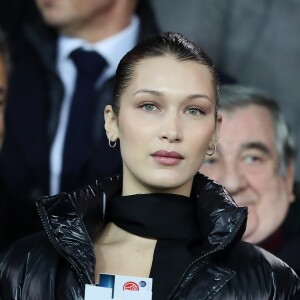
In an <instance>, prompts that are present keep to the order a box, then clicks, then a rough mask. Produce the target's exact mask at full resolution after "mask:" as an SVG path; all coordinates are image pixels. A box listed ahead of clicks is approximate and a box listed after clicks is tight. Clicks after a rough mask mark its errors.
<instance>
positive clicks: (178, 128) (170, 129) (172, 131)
mask: <svg viewBox="0 0 300 300" xmlns="http://www.w3.org/2000/svg"><path fill="white" fill-rule="evenodd" d="M160 137H161V139H163V140H167V141H168V142H169V143H175V142H180V141H181V140H182V139H183V132H182V125H181V122H180V118H179V117H178V116H177V115H176V114H174V113H173V114H171V113H170V114H166V116H165V117H164V120H163V124H162V128H161V133H160Z"/></svg>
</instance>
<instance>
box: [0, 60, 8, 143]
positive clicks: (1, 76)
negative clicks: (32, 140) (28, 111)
mask: <svg viewBox="0 0 300 300" xmlns="http://www.w3.org/2000/svg"><path fill="white" fill-rule="evenodd" d="M6 93H7V70H6V67H5V63H4V59H3V55H2V54H0V145H1V144H2V141H3V135H4V110H5V106H6Z"/></svg>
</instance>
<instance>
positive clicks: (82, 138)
mask: <svg viewBox="0 0 300 300" xmlns="http://www.w3.org/2000/svg"><path fill="white" fill-rule="evenodd" d="M70 57H71V59H72V60H73V62H74V64H75V66H76V69H77V78H76V83H75V90H74V94H73V97H72V102H71V108H70V114H69V121H68V125H67V131H66V137H65V143H64V150H63V169H62V175H61V187H62V189H63V190H64V191H69V190H70V189H74V188H76V187H77V184H78V182H79V178H80V171H81V167H82V164H83V163H84V161H85V159H86V157H87V155H88V153H87V152H88V151H87V149H89V145H90V144H89V143H92V124H93V110H94V109H95V104H96V101H97V99H96V89H95V84H96V81H97V79H99V77H100V75H101V74H102V73H103V70H104V69H105V67H106V66H107V63H106V61H105V59H104V58H103V57H102V56H101V55H100V54H99V53H97V52H96V51H87V50H83V49H82V48H80V49H76V50H74V51H73V52H72V53H71V54H70Z"/></svg>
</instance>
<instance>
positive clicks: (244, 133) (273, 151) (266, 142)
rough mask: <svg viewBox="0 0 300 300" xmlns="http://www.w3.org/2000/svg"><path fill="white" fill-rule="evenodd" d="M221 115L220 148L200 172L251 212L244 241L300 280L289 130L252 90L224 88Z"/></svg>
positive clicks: (271, 104)
mask: <svg viewBox="0 0 300 300" xmlns="http://www.w3.org/2000/svg"><path fill="white" fill-rule="evenodd" d="M220 113H221V114H222V117H223V123H222V128H221V133H220V139H219V142H218V144H217V147H216V149H215V152H214V153H213V154H212V155H211V156H207V157H206V160H205V162H204V164H203V166H202V167H201V169H200V171H201V172H202V173H204V174H205V175H207V176H209V177H210V178H212V179H214V180H216V181H218V182H219V183H221V184H222V185H224V186H225V188H226V189H227V190H228V192H229V193H230V194H231V195H232V196H233V198H234V199H235V201H236V202H237V204H238V205H239V206H247V207H248V210H249V215H248V222H247V229H246V231H245V234H244V240H246V241H248V242H251V243H254V244H258V245H260V246H261V247H263V248H265V249H267V250H269V251H270V252H272V253H274V254H275V255H276V256H278V257H280V258H281V259H283V260H284V261H286V262H287V263H288V264H289V265H290V266H291V267H293V268H294V269H295V270H296V271H297V272H298V274H299V272H300V262H299V259H298V253H299V250H300V218H299V216H300V207H299V201H298V200H295V193H294V189H293V187H294V168H295V146H294V140H293V137H292V135H291V132H290V130H289V127H288V125H287V123H286V122H285V120H284V117H283V115H282V113H281V111H280V109H279V107H278V105H277V103H276V102H275V101H274V100H273V99H271V98H270V97H269V96H268V95H266V94H265V93H263V92H262V91H260V90H258V89H256V88H252V87H246V86H241V85H224V86H223V87H221V90H220Z"/></svg>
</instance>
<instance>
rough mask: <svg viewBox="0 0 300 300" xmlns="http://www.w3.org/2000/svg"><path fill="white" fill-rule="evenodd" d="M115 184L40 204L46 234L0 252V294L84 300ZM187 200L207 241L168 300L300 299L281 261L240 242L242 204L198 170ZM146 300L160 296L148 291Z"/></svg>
mask: <svg viewBox="0 0 300 300" xmlns="http://www.w3.org/2000/svg"><path fill="white" fill-rule="evenodd" d="M120 189H121V178H120V177H118V176H117V177H114V178H108V179H107V180H106V181H102V182H97V184H96V185H95V186H88V187H87V188H85V189H81V190H79V191H77V192H75V193H73V194H60V195H58V196H54V197H47V198H44V199H42V200H41V201H39V202H38V209H39V214H40V216H41V218H42V220H43V225H44V227H45V229H46V233H39V234H35V235H32V236H29V237H27V238H25V239H23V240H20V241H18V242H16V243H15V244H14V246H13V247H10V248H9V249H8V250H6V251H5V252H4V253H3V254H2V255H1V259H0V299H1V300H10V299H14V300H20V299H22V300H33V299H34V300H39V299H41V300H48V299H49V300H50V299H51V300H53V299H64V300H68V299H70V300H71V299H72V300H73V299H83V297H84V284H86V283H93V281H94V267H95V254H94V250H93V244H92V239H93V237H95V236H96V235H97V234H98V233H99V231H100V230H101V228H102V227H103V225H104V223H105V221H104V216H105V214H104V211H105V203H106V201H109V199H110V198H111V197H113V196H114V195H116V194H117V193H119V192H120ZM192 197H195V198H194V200H195V201H197V205H198V208H199V211H201V216H200V219H201V220H202V222H203V225H202V226H201V228H199V230H202V231H203V233H205V234H206V240H205V241H204V242H203V245H202V246H201V248H202V251H201V252H200V253H199V258H198V259H196V260H195V261H194V262H193V263H192V264H191V265H189V266H187V268H186V271H185V272H184V274H182V276H181V278H178V283H177V285H176V286H174V289H173V292H172V293H171V294H170V296H169V298H168V299H174V300H175V299H176V300H179V299H181V300H183V299H189V300H192V299H193V300H196V299H197V300H200V299H219V300H221V299H222V300H224V299H230V300H234V299H238V300H241V299H259V300H263V299H273V300H275V299H282V300H283V299H285V300H286V299H300V297H299V294H298V293H299V289H300V281H299V278H298V277H297V276H296V275H295V273H294V272H293V271H292V270H291V269H290V268H289V267H288V266H287V265H285V264H284V263H283V262H282V261H281V260H279V259H277V258H276V257H274V256H273V255H272V254H270V253H268V252H265V251H264V250H261V249H259V248H258V247H255V246H253V245H251V244H248V243H244V242H240V238H241V236H242V234H243V232H244V227H245V221H246V214H247V210H246V209H245V208H238V207H236V205H235V204H234V202H233V201H232V200H231V198H230V196H228V194H227V193H226V191H225V190H224V189H223V188H222V187H221V186H219V185H218V184H216V183H215V182H213V181H211V180H209V179H208V178H206V177H204V176H203V175H197V176H195V180H194V185H193V191H192ZM178 259H180V257H179V258H178ZM153 300H165V299H160V298H159V297H158V296H157V295H155V294H153Z"/></svg>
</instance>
